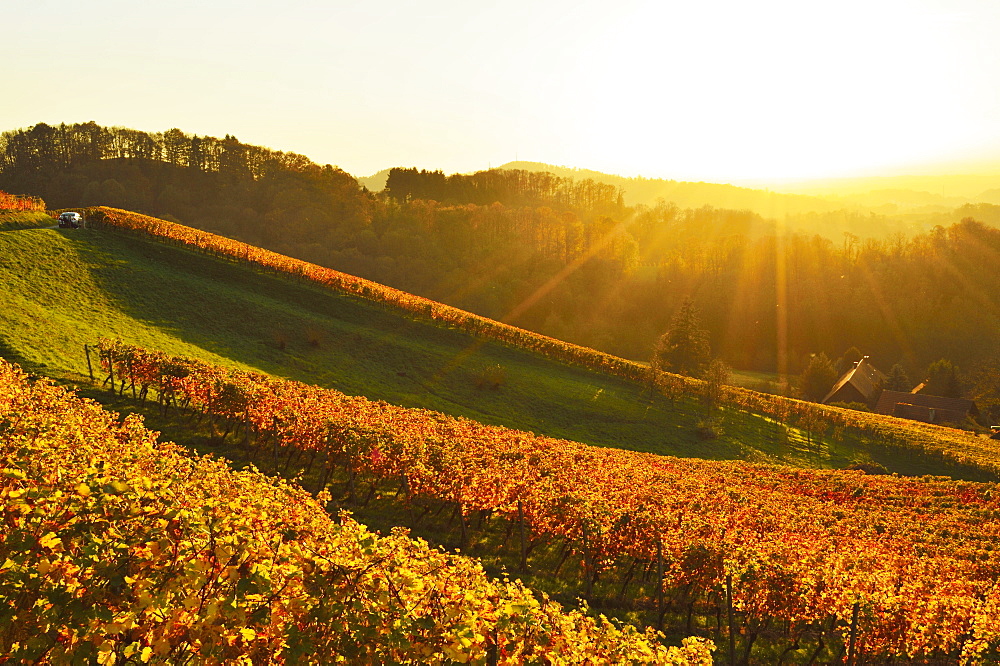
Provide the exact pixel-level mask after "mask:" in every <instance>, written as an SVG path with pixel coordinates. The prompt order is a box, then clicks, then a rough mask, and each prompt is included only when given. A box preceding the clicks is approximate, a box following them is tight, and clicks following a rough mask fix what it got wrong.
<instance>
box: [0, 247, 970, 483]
mask: <svg viewBox="0 0 1000 666" xmlns="http://www.w3.org/2000/svg"><path fill="white" fill-rule="evenodd" d="M0 281H2V282H3V284H4V285H5V289H4V290H3V291H2V293H0V355H2V356H4V357H6V358H9V359H11V360H14V361H17V362H19V363H22V364H23V365H24V366H25V367H26V368H28V369H29V370H31V371H34V372H37V373H39V374H47V375H52V376H56V377H62V378H64V379H69V380H71V381H72V380H74V379H75V380H77V381H79V379H80V378H81V377H82V376H83V375H84V374H85V373H86V359H85V356H84V353H83V345H84V344H85V343H87V342H93V341H95V340H97V339H98V338H100V337H112V338H121V339H123V340H125V341H127V342H131V343H134V344H138V345H141V346H145V347H150V348H156V349H161V350H163V351H165V352H168V353H171V354H180V355H185V356H191V357H196V358H201V359H204V360H207V361H210V362H213V363H219V364H223V365H230V366H236V367H241V368H252V369H256V370H259V371H263V372H267V373H271V374H274V375H278V376H283V377H288V378H291V379H296V380H300V381H304V382H309V383H315V384H319V385H321V386H327V387H331V388H337V389H339V390H342V391H344V392H346V393H349V394H355V395H364V396H366V397H369V398H372V399H377V400H385V401H387V402H391V403H394V404H399V405H403V406H413V407H425V408H429V409H434V410H438V411H441V412H444V413H447V414H453V415H457V416H466V417H469V418H472V419H475V420H477V421H481V422H484V423H488V424H496V425H505V426H508V427H513V428H517V429H521V430H529V431H533V432H538V433H544V434H547V435H551V436H556V437H564V438H567V439H573V440H577V441H581V442H586V443H593V444H599V445H603V446H615V447H622V448H629V449H634V450H640V451H648V452H654V453H662V454H670V455H679V456H689V457H702V458H710V459H749V460H756V461H774V462H787V463H791V464H795V465H801V466H808V467H845V466H848V465H850V464H852V463H856V462H870V461H875V462H879V463H881V464H883V465H886V466H887V467H888V468H889V469H891V470H894V471H899V472H901V473H917V474H920V473H939V474H940V473H949V474H956V475H958V476H964V477H967V478H981V477H980V474H979V473H978V472H977V471H976V470H973V469H971V468H960V467H956V466H948V465H946V464H945V463H943V462H942V461H940V460H935V459H929V458H923V457H919V456H916V457H915V456H906V455H900V453H899V451H893V450H890V449H886V448H882V447H879V446H874V445H869V444H867V443H865V442H862V441H858V440H857V439H852V438H850V437H836V438H835V437H830V438H826V440H828V441H826V440H821V441H818V442H817V441H815V437H813V438H806V437H805V436H804V435H803V433H800V432H798V431H796V430H794V429H784V428H779V427H777V426H776V424H774V423H773V422H772V421H769V420H766V419H764V418H761V417H757V416H753V415H750V414H747V413H745V412H740V411H737V410H733V409H724V410H721V411H719V412H717V413H716V414H714V416H713V423H712V424H711V427H706V425H707V424H706V422H705V421H706V414H705V411H704V408H703V407H702V406H701V405H699V404H698V403H697V402H696V400H695V399H694V398H693V397H690V396H688V397H685V398H682V399H680V400H679V401H678V402H677V404H671V403H669V402H667V401H666V400H662V399H660V400H658V401H654V402H651V401H650V399H649V397H648V396H646V395H643V392H642V389H641V388H640V387H639V386H637V385H636V384H635V383H633V382H629V381H625V380H622V379H617V378H614V377H610V376H608V375H606V374H603V373H598V372H592V371H588V370H586V369H583V368H579V367H574V366H569V365H565V364H562V363H559V362H556V361H553V360H549V359H545V358H542V357H540V356H538V355H536V354H533V353H530V352H528V351H525V350H522V349H516V348H512V347H509V346H506V345H503V344H500V343H497V342H487V341H483V340H481V339H477V338H474V337H473V336H471V335H469V334H467V333H464V332H461V331H459V330H456V329H453V328H448V327H447V326H443V325H440V324H438V325H435V324H434V323H431V322H429V321H423V320H419V319H415V318H413V317H410V316H407V315H405V314H403V313H400V312H398V311H394V310H392V309H389V308H386V307H383V306H381V305H379V304H377V303H373V302H371V301H367V300H362V299H360V298H357V297H353V296H350V295H345V294H342V293H335V292H331V291H330V290H329V289H325V288H322V287H320V286H316V285H313V284H309V283H306V282H303V281H297V280H295V279H293V278H291V277H288V276H280V275H275V274H272V273H263V272H260V271H258V270H254V269H253V268H252V267H250V266H249V265H241V264H235V263H232V262H229V261H225V260H221V259H217V258H212V257H209V256H206V255H204V254H200V253H195V252H192V251H190V250H186V249H183V248H180V247H175V246H171V245H168V244H164V243H162V242H155V241H150V240H142V239H138V238H135V237H132V236H128V235H124V234H121V233H119V232H115V231H111V230H107V229H105V230H94V229H85V230H73V231H69V230H58V229H25V230H10V231H5V232H2V233H0ZM809 439H813V441H809Z"/></svg>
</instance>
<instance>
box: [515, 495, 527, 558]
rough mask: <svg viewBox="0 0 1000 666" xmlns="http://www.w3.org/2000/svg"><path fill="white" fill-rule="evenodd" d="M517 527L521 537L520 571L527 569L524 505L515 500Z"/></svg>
mask: <svg viewBox="0 0 1000 666" xmlns="http://www.w3.org/2000/svg"><path fill="white" fill-rule="evenodd" d="M517 528H518V533H519V535H520V539H521V572H522V573H523V572H525V571H527V570H528V550H527V547H526V544H525V543H524V507H523V506H522V505H521V500H517Z"/></svg>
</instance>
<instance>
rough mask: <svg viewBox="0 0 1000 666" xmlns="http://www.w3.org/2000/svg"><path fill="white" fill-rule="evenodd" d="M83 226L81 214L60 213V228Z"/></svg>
mask: <svg viewBox="0 0 1000 666" xmlns="http://www.w3.org/2000/svg"><path fill="white" fill-rule="evenodd" d="M82 226H83V216H82V215H80V214H79V213H60V214H59V228H60V229H79V228H80V227H82Z"/></svg>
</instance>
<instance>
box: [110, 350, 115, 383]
mask: <svg viewBox="0 0 1000 666" xmlns="http://www.w3.org/2000/svg"><path fill="white" fill-rule="evenodd" d="M108 379H110V380H111V392H112V393H114V392H115V359H114V358H112V356H111V352H108Z"/></svg>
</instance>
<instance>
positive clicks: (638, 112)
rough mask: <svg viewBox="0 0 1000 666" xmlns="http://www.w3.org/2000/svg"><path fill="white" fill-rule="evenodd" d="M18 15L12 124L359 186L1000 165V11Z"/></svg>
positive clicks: (721, 8) (596, 6)
mask: <svg viewBox="0 0 1000 666" xmlns="http://www.w3.org/2000/svg"><path fill="white" fill-rule="evenodd" d="M4 15H5V23H6V24H7V26H8V28H7V29H6V30H5V31H4V39H3V40H2V41H0V77H2V78H0V80H2V81H3V82H4V83H3V84H2V88H0V90H3V91H4V92H3V93H0V94H2V98H0V99H2V101H0V130H10V129H16V128H20V127H29V126H31V125H34V124H35V123H38V122H46V123H49V124H58V123H62V122H65V123H73V122H86V121H90V120H93V121H96V122H97V123H98V124H101V125H117V126H125V127H131V128H135V129H140V130H146V131H150V132H156V131H163V130H167V129H170V128H173V127H177V128H180V129H182V130H183V131H185V132H187V133H189V134H198V135H211V136H219V137H222V136H224V135H226V134H232V135H235V136H236V137H237V138H238V139H239V140H241V141H243V142H245V143H250V144H256V145H262V146H267V147H269V148H273V149H275V150H285V151H292V152H297V153H302V154H304V155H307V156H308V157H310V158H311V159H312V160H314V161H315V162H318V163H320V164H327V163H329V164H335V165H338V166H340V167H341V168H343V169H345V170H347V171H348V172H350V173H351V174H353V175H355V176H368V175H371V174H373V173H375V172H377V171H379V170H381V169H386V168H389V167H393V166H407V167H408V166H416V167H419V168H425V169H442V170H444V171H445V172H447V173H454V172H471V171H476V170H480V169H486V168H489V167H490V166H498V165H500V164H503V163H506V162H509V161H513V160H517V159H520V160H531V161H537V162H546V163H550V164H556V165H563V166H573V167H580V168H588V169H595V170H598V171H606V172H610V173H619V174H622V175H626V176H633V175H643V176H647V177H659V178H675V179H680V180H706V181H717V182H741V181H751V180H753V181H763V180H767V179H775V180H779V179H796V178H820V177H840V176H866V175H888V174H902V173H918V172H919V173H929V172H932V171H934V170H938V171H944V172H960V171H963V170H969V169H972V168H973V167H975V168H980V167H982V168H986V167H983V165H994V164H996V165H1000V86H998V85H997V83H998V82H1000V47H997V46H996V43H995V39H996V35H997V34H1000V2H997V1H996V0H836V1H822V2H821V1H803V0H755V1H754V2H748V1H746V0H699V1H697V2H696V1H693V0H683V1H676V0H615V2H608V1H607V0H604V1H602V2H596V1H592V0H572V1H570V0H505V1H504V2H470V1H469V0H462V1H457V0H420V1H419V2H409V1H396V0H386V1H384V2H382V3H370V2H358V1H357V0H353V1H352V2H340V1H339V0H322V1H321V0H283V1H281V2H271V1H270V0H266V1H263V2H253V0H240V1H238V2H236V1H228V0H226V1H222V0H197V1H191V0H175V1H172V2H169V3H168V2H152V3H137V2H135V1H134V0H128V1H124V0H74V1H73V2H69V1H68V0H12V1H11V3H8V4H7V5H6V6H5V9H4ZM11 26H17V28H16V29H11ZM994 171H995V172H997V173H1000V168H996V169H994Z"/></svg>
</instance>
